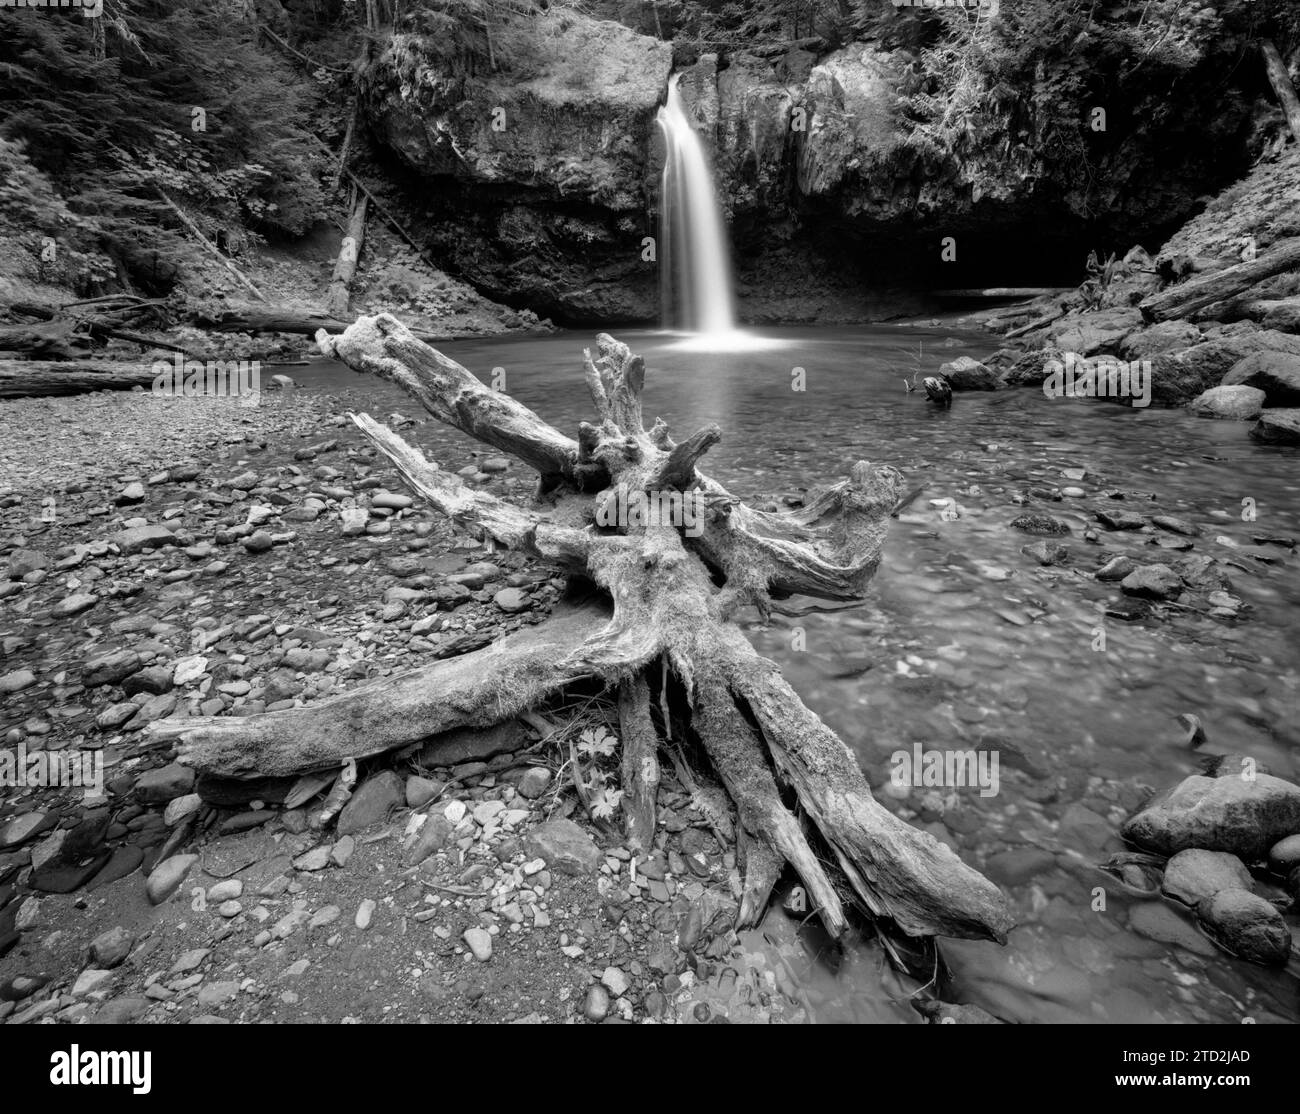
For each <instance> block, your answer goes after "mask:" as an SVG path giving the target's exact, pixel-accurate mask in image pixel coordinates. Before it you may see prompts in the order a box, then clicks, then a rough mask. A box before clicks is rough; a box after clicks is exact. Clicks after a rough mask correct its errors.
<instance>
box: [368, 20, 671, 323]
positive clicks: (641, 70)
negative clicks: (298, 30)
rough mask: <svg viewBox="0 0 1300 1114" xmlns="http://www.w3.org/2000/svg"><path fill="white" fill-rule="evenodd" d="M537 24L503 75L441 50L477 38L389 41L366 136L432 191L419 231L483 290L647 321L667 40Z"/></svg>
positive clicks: (584, 24) (593, 23) (605, 28)
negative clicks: (431, 213)
mask: <svg viewBox="0 0 1300 1114" xmlns="http://www.w3.org/2000/svg"><path fill="white" fill-rule="evenodd" d="M537 21H538V22H539V23H542V22H544V24H545V26H539V27H538V28H537V29H536V33H533V32H531V31H530V33H529V34H528V35H527V36H526V37H525V38H524V39H523V40H521V41H523V42H525V43H526V45H525V46H523V47H518V48H516V50H517V51H521V53H519V54H518V57H516V58H515V59H514V60H513V62H512V65H511V66H510V67H508V68H506V67H503V68H501V69H499V70H494V69H493V68H491V67H489V66H487V65H484V66H482V67H480V68H472V67H466V66H464V65H463V64H459V63H458V62H457V60H456V58H454V57H450V56H449V54H453V55H454V53H455V51H456V49H457V48H456V46H455V42H454V40H455V39H456V37H457V35H461V34H472V32H459V31H453V32H449V31H447V30H446V29H443V30H441V31H439V32H436V33H431V34H427V35H422V34H415V33H408V32H399V33H397V34H394V35H393V36H392V37H391V38H390V39H389V41H388V43H387V45H386V47H385V48H384V50H383V53H382V54H381V55H380V57H379V58H378V60H377V61H376V63H375V65H374V66H373V67H372V70H371V84H372V95H371V96H370V98H369V99H368V111H369V114H370V126H371V129H372V130H373V132H374V133H375V134H376V135H377V136H378V137H379V138H380V139H381V140H382V142H383V143H385V144H386V145H387V146H388V147H389V148H390V149H392V150H393V151H395V152H396V153H397V155H398V156H399V157H400V158H401V159H402V161H404V162H405V163H406V164H407V165H408V166H409V167H411V168H412V169H413V170H414V171H415V173H416V174H417V175H419V176H420V178H421V179H422V180H423V181H424V182H425V183H426V184H427V186H428V188H429V190H430V191H432V192H436V194H437V197H438V206H437V210H438V212H437V214H436V215H435V219H434V223H433V224H431V225H430V226H429V227H428V228H427V229H425V230H422V231H426V232H427V235H428V238H429V241H430V247H431V249H432V250H433V252H434V254H435V255H436V256H437V257H438V258H439V259H440V260H442V259H445V260H446V261H447V263H448V266H449V268H450V267H454V268H455V270H456V271H457V273H458V274H460V275H462V276H463V277H464V278H465V279H467V280H468V281H470V282H472V283H473V285H474V286H475V287H477V288H478V289H479V290H480V291H482V292H483V293H486V294H487V295H489V296H490V297H493V298H496V299H498V300H501V301H506V302H509V303H511V304H526V305H528V306H529V308H531V309H533V310H535V311H536V312H538V313H548V314H556V315H562V316H563V317H565V318H567V319H569V320H575V321H592V322H594V321H606V320H614V319H622V320H625V321H648V320H653V319H654V318H655V317H656V316H657V313H658V272H657V268H656V266H655V264H654V262H652V261H646V260H643V259H642V250H641V240H642V238H643V237H644V236H647V235H652V234H654V233H655V231H656V230H655V228H654V227H653V225H650V226H647V223H646V219H645V209H646V198H647V196H649V194H650V193H651V192H652V191H653V188H654V171H655V168H654V165H653V161H652V157H651V151H652V145H653V143H654V142H655V139H656V126H655V116H656V113H657V111H658V107H659V103H660V101H661V99H662V97H663V93H664V89H665V87H666V85H667V83H668V76H669V73H670V72H671V70H672V46H671V44H670V43H666V42H662V41H659V40H657V39H655V38H652V37H650V36H646V35H638V34H636V33H635V32H634V31H631V30H629V29H628V28H626V27H623V26H621V25H620V24H617V23H612V22H605V21H601V20H595V19H591V18H589V17H587V16H584V15H580V14H579V13H577V12H573V11H566V12H564V13H563V14H554V15H551V16H539V17H537ZM515 31H516V32H518V29H517V28H516V29H515ZM498 49H499V50H504V49H506V48H505V47H503V46H502V45H501V44H500V43H499V44H498Z"/></svg>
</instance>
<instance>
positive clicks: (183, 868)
mask: <svg viewBox="0 0 1300 1114" xmlns="http://www.w3.org/2000/svg"><path fill="white" fill-rule="evenodd" d="M198 861H199V857H198V856H197V855H173V856H172V857H171V858H170V859H166V860H164V861H163V862H161V863H159V864H158V865H157V866H156V867H154V869H153V873H152V874H150V875H149V878H148V880H147V881H146V882H145V892H146V893H147V894H148V895H149V900H150V901H151V902H152V903H153V904H154V905H161V904H162V903H163V902H164V901H166V900H167V899H168V898H169V897H171V896H172V894H174V893H175V892H176V890H177V887H179V886H180V884H181V883H182V882H184V881H185V878H186V876H187V875H188V874H189V872H190V868H191V867H193V866H194V864H195V863H196V862H198Z"/></svg>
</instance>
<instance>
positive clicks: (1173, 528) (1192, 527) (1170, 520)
mask: <svg viewBox="0 0 1300 1114" xmlns="http://www.w3.org/2000/svg"><path fill="white" fill-rule="evenodd" d="M1151 522H1152V524H1153V525H1156V526H1159V527H1160V529H1162V530H1168V531H1169V532H1170V533H1171V534H1181V535H1182V536H1183V537H1185V538H1197V537H1200V534H1201V528H1200V527H1199V526H1197V525H1196V524H1195V523H1193V522H1188V521H1187V519H1185V518H1177V517H1175V516H1174V515H1171V514H1157V515H1152V517H1151ZM1164 540H1166V541H1167V540H1169V539H1164Z"/></svg>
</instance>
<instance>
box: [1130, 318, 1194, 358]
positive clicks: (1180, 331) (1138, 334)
mask: <svg viewBox="0 0 1300 1114" xmlns="http://www.w3.org/2000/svg"><path fill="white" fill-rule="evenodd" d="M1200 339H1201V330H1200V329H1198V328H1197V327H1196V326H1195V325H1193V324H1192V323H1191V322H1190V321H1161V322H1159V323H1158V324H1155V325H1152V326H1151V327H1150V328H1147V329H1135V330H1134V331H1133V332H1131V333H1129V334H1128V335H1127V336H1125V337H1124V339H1123V340H1122V341H1121V342H1120V345H1119V355H1120V358H1121V359H1124V360H1149V359H1151V357H1153V356H1159V355H1162V354H1164V353H1166V352H1181V351H1182V350H1183V349H1185V348H1190V347H1191V346H1192V345H1194V344H1197V343H1199V342H1200Z"/></svg>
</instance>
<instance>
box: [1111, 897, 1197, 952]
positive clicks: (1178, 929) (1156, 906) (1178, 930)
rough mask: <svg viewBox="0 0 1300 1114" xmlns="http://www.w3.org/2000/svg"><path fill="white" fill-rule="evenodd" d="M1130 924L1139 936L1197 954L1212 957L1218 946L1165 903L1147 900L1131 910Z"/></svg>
mask: <svg viewBox="0 0 1300 1114" xmlns="http://www.w3.org/2000/svg"><path fill="white" fill-rule="evenodd" d="M1128 925H1129V928H1131V929H1132V930H1133V931H1134V932H1136V933H1137V934H1138V935H1139V936H1145V937H1146V938H1147V939H1148V940H1157V941H1159V942H1160V943H1162V944H1173V945H1174V946H1175V947H1179V948H1185V949H1186V950H1187V951H1189V952H1191V953H1193V954H1194V955H1204V956H1212V955H1214V954H1215V950H1214V945H1213V944H1211V943H1210V941H1208V940H1207V939H1205V937H1204V936H1202V935H1201V934H1200V933H1199V932H1198V931H1197V930H1196V926H1195V925H1194V924H1191V923H1189V922H1188V921H1187V920H1185V919H1184V918H1183V917H1182V916H1181V915H1179V914H1178V913H1177V912H1175V911H1174V910H1173V909H1172V908H1170V907H1169V906H1168V905H1166V904H1165V903H1164V902H1163V901H1143V902H1139V903H1138V904H1137V905H1134V906H1133V907H1132V908H1130V909H1129V912H1128Z"/></svg>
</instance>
